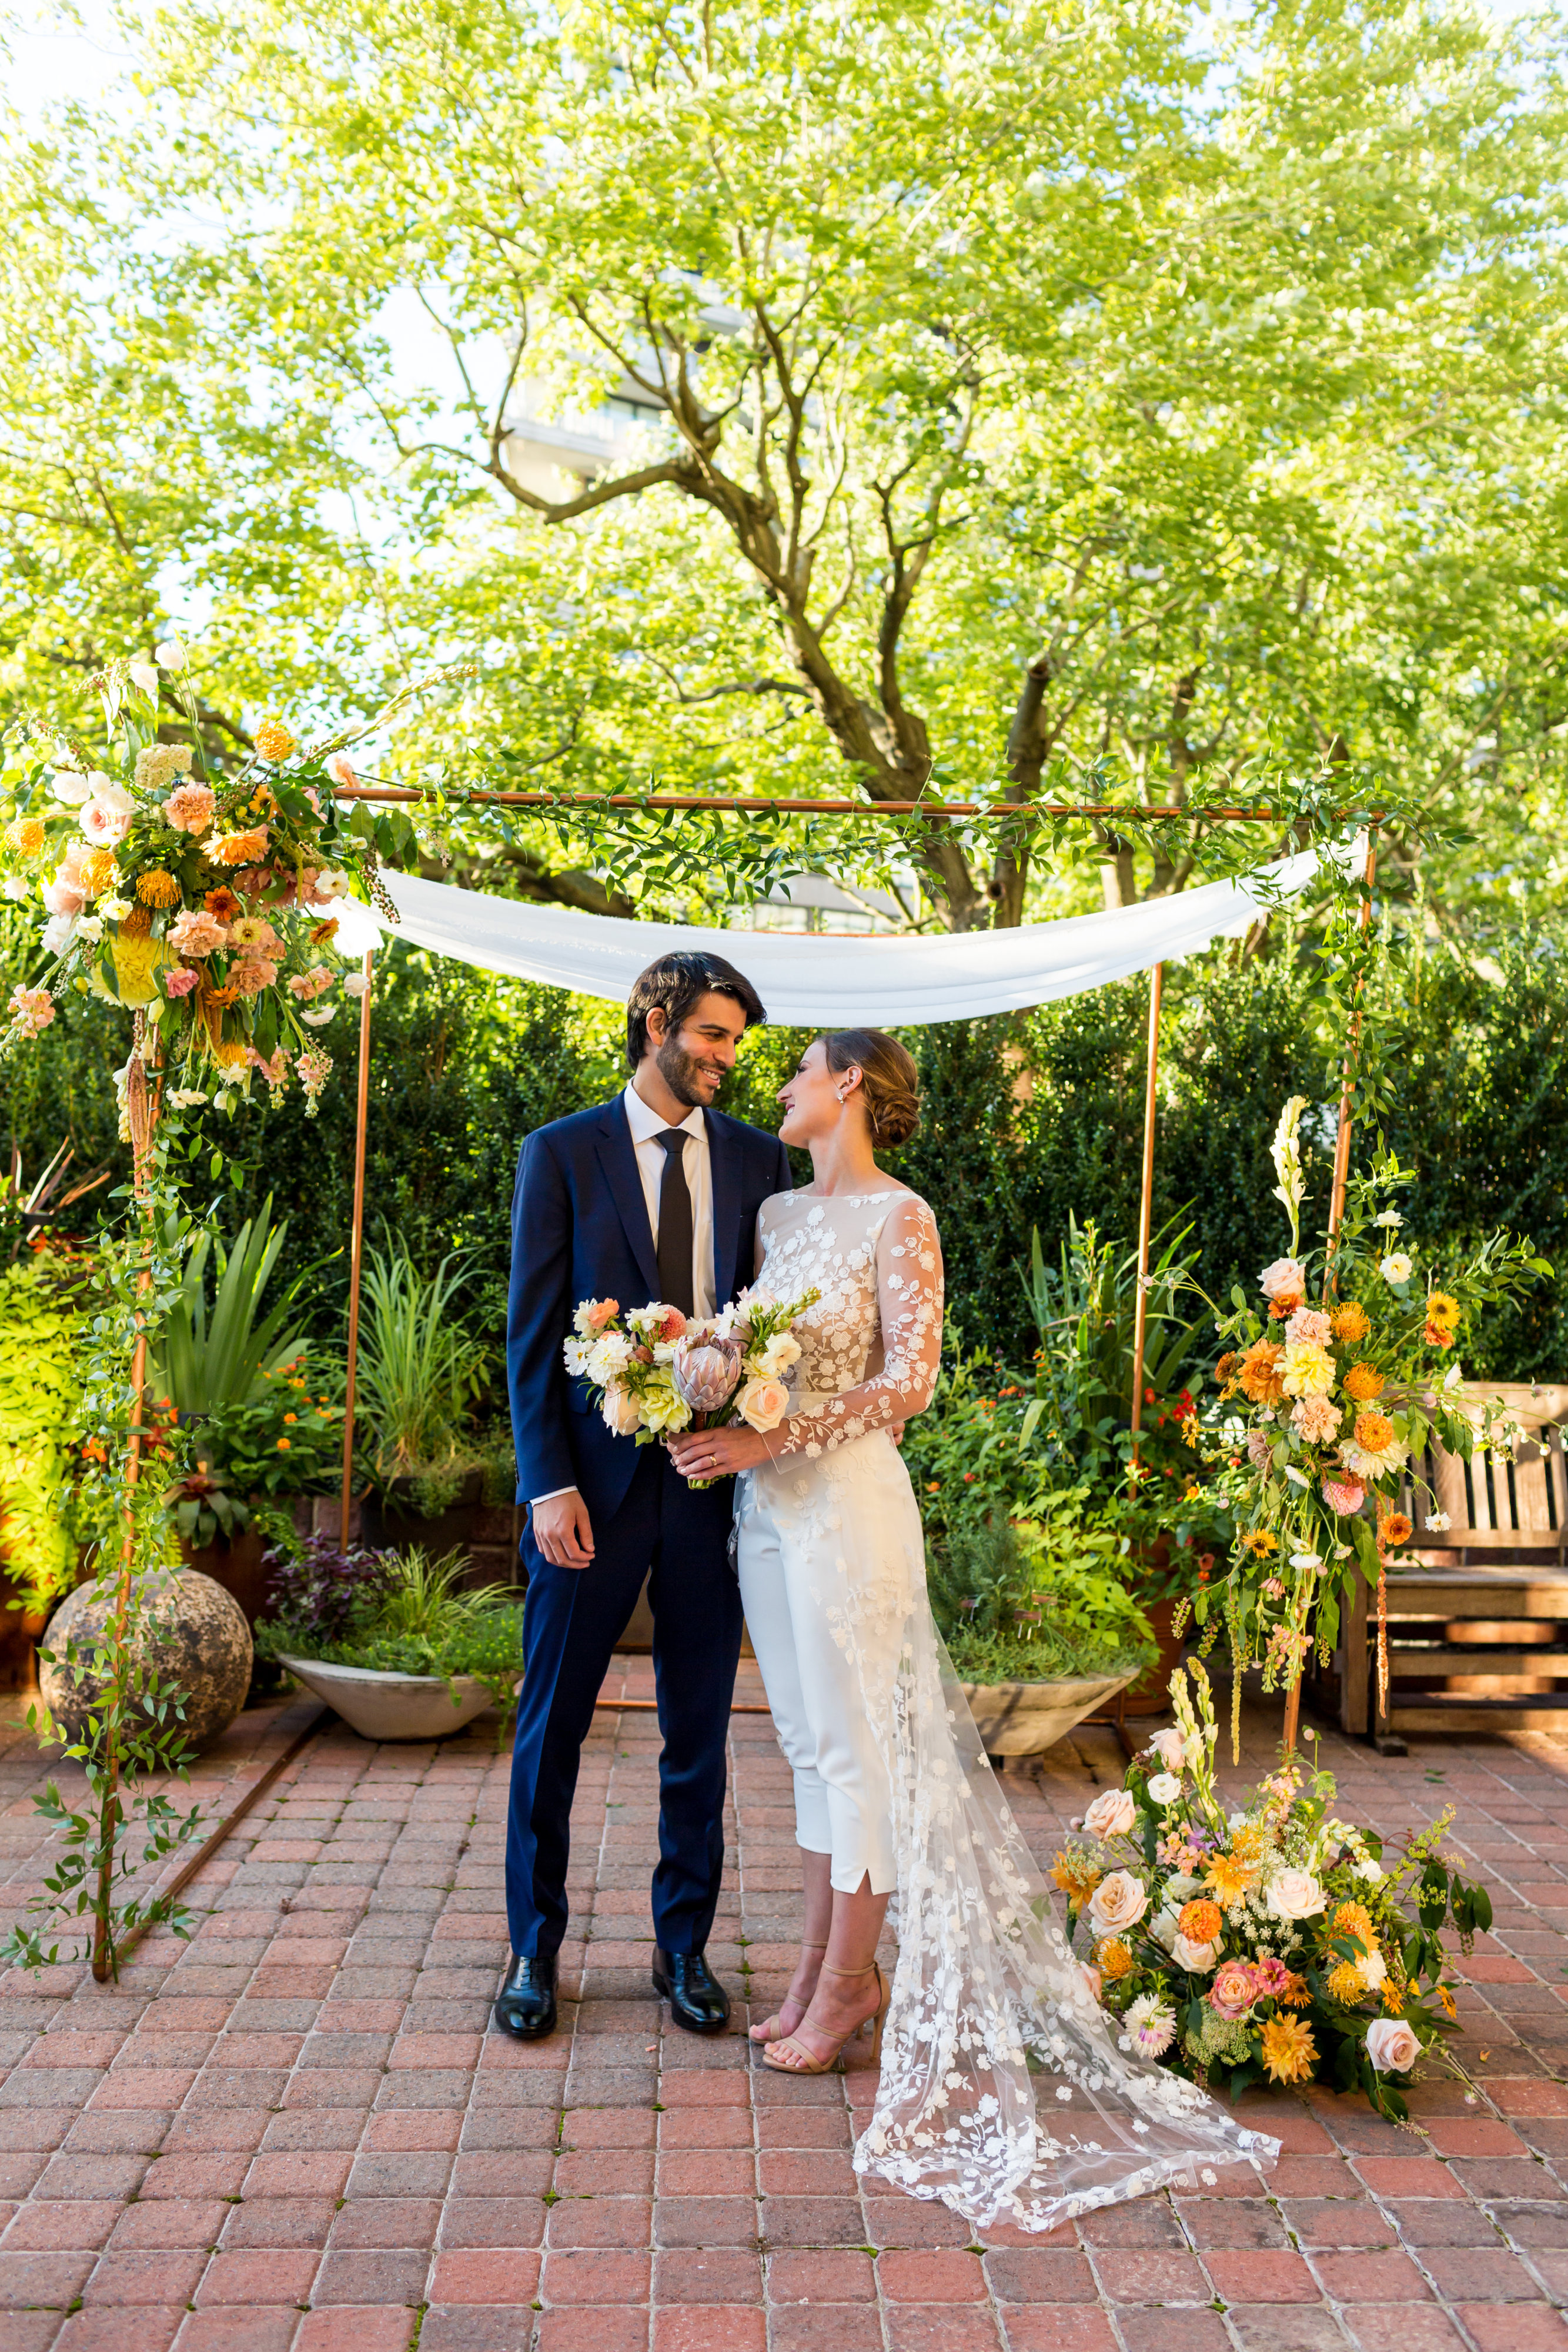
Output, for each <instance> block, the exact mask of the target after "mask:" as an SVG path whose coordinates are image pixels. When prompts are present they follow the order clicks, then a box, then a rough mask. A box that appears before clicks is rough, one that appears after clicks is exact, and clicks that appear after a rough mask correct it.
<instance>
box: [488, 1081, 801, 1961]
mask: <svg viewBox="0 0 1568 2352" xmlns="http://www.w3.org/2000/svg"><path fill="white" fill-rule="evenodd" d="M704 1118H705V1119H706V1126H707V1137H708V1161H709V1168H710V1171H711V1174H712V1180H713V1232H714V1288H713V1295H714V1298H715V1300H716V1303H717V1304H719V1305H721V1306H722V1305H723V1303H724V1302H725V1301H726V1300H727V1299H728V1298H731V1297H734V1295H735V1292H736V1291H737V1288H739V1287H740V1286H742V1285H743V1284H744V1283H746V1282H747V1281H749V1279H750V1277H751V1271H752V1249H753V1236H754V1234H755V1232H756V1226H757V1212H758V1208H759V1207H760V1206H761V1204H762V1202H764V1201H765V1200H766V1199H767V1198H768V1195H769V1193H772V1192H788V1191H789V1187H790V1184H791V1181H792V1180H791V1177H790V1173H789V1159H788V1156H787V1155H786V1153H785V1150H784V1147H783V1145H782V1144H781V1143H780V1142H779V1139H778V1137H777V1136H773V1135H765V1134H764V1133H763V1132H762V1131H761V1129H758V1128H755V1127H747V1126H745V1125H744V1124H743V1123H742V1122H741V1121H740V1120H739V1119H736V1118H726V1117H725V1116H724V1114H723V1113H722V1112H719V1111H713V1110H710V1111H706V1112H705V1113H704ZM658 1296H659V1273H658V1263H657V1259H656V1257H655V1255H654V1250H653V1232H652V1229H651V1227H650V1225H649V1223H648V1212H647V1206H646V1202H645V1201H644V1198H643V1181H642V1178H641V1176H640V1174H639V1173H638V1169H637V1159H636V1153H635V1151H634V1150H633V1147H632V1130H631V1128H630V1127H629V1125H628V1124H627V1119H626V1111H625V1106H624V1105H623V1103H622V1099H621V1097H620V1096H619V1095H618V1096H617V1097H615V1099H614V1101H613V1102H611V1103H606V1104H604V1105H603V1106H602V1107H601V1108H599V1109H597V1110H585V1111H579V1112H578V1113H577V1114H576V1115H575V1117H573V1118H561V1119H557V1120H555V1121H554V1122H553V1123H552V1124H551V1125H550V1126H549V1127H541V1128H538V1129H535V1131H534V1133H533V1134H532V1135H530V1136H529V1137H528V1140H527V1142H526V1143H525V1144H524V1146H523V1150H522V1157H521V1159H520V1160H519V1161H518V1163H517V1193H516V1197H515V1199H514V1202H513V1206H512V1282H511V1297H510V1302H509V1307H508V1311H507V1386H508V1389H509V1391H510V1396H511V1406H512V1430H513V1434H514V1437H515V1439H516V1442H517V1500H518V1501H519V1502H520V1503H523V1502H528V1501H530V1500H531V1499H532V1498H533V1497H534V1496H543V1495H549V1494H551V1493H553V1492H554V1491H555V1490H557V1489H558V1488H559V1487H564V1486H575V1487H577V1489H578V1490H579V1492H580V1495H581V1496H582V1498H583V1500H584V1502H585V1503H586V1504H587V1506H588V1512H589V1517H590V1518H591V1522H592V1526H593V1542H594V1556H593V1559H592V1561H591V1564H590V1565H589V1566H588V1567H587V1568H584V1569H573V1568H556V1567H553V1566H552V1565H551V1563H550V1562H549V1560H547V1559H545V1557H544V1555H543V1553H542V1552H541V1551H540V1550H539V1549H538V1545H537V1544H536V1542H535V1541H534V1536H533V1529H532V1526H531V1525H530V1527H529V1528H528V1532H527V1534H526V1535H525V1536H524V1538H523V1558H524V1560H525V1562H526V1564H527V1567H528V1606H527V1609H526V1612H525V1614H524V1619H523V1649H524V1657H525V1661H526V1664H525V1671H524V1676H523V1687H522V1691H521V1694H520V1696H519V1698H518V1703H517V1744H516V1747H515V1748H514V1750H513V1756H512V1793H511V1811H510V1815H509V1818H508V1822H507V1924H508V1926H509V1927H510V1930H511V1938H512V1949H513V1951H514V1952H515V1953H516V1954H517V1956H518V1958H542V1957H544V1956H546V1955H549V1954H551V1953H553V1952H555V1951H557V1950H559V1946H560V1941H561V1937H562V1936H563V1935H564V1934H565V1932H566V1923H567V1900H566V1873H567V1859H568V1848H569V1831H570V1812H571V1801H572V1796H573V1793H574V1791H575V1790H576V1787H577V1773H578V1763H579V1759H580V1751H581V1748H582V1742H583V1739H584V1738H585V1736H586V1735H587V1732H588V1729H589V1727H590V1725H591V1723H592V1720H593V1702H594V1700H595V1699H596V1698H597V1697H598V1696H599V1691H600V1686H601V1683H602V1682H603V1679H604V1674H605V1669H606V1668H607V1666H608V1665H609V1663H610V1658H611V1654H612V1652H613V1650H614V1647H615V1644H616V1643H617V1642H618V1641H619V1640H620V1638H621V1635H622V1633H624V1631H625V1629H626V1622H627V1620H628V1618H629V1617H630V1616H631V1614H632V1609H633V1608H634V1607H635V1605H636V1601H637V1595H638V1592H639V1591H641V1589H642V1584H643V1578H644V1576H648V1577H649V1578H650V1583H649V1599H650V1601H651V1602H652V1605H653V1674H654V1683H655V1687H656V1689H657V1692H658V1702H659V1729H660V1731H661V1733H662V1734H663V1737H664V1748H663V1752H662V1754H661V1756H660V1759H659V1863H658V1866H657V1868H656V1869H655V1871H654V1873H653V1934H654V1940H655V1942H656V1943H657V1944H658V1945H659V1946H660V1947H661V1948H663V1949H664V1951H666V1952H700V1951H701V1950H702V1948H703V1946H704V1944H705V1943H706V1940H707V1934H708V1929H709V1928H710V1927H711V1926H712V1924H713V1916H714V1910H715V1906H716V1904H717V1901H718V1892H719V1882H720V1879H721V1877H722V1875H723V1871H724V1826H723V1822H724V1790H725V1748H726V1743H727V1738H728V1734H729V1705H730V1700H731V1697H732V1696H733V1695H734V1689H735V1668H736V1661H737V1658H738V1657H739V1654H740V1631H741V1612H740V1592H739V1587H738V1586H737V1582H736V1580H735V1576H734V1573H733V1571H732V1570H731V1569H730V1565H729V1559H728V1544H729V1526H730V1517H731V1511H732V1507H733V1501H734V1486H733V1484H732V1482H731V1481H730V1480H729V1479H727V1478H726V1479H720V1480H719V1481H718V1482H717V1484H716V1485H715V1486H711V1487H709V1488H708V1489H707V1490H706V1492H699V1493H695V1494H694V1493H693V1491H692V1489H691V1488H690V1487H689V1486H687V1484H686V1482H685V1479H684V1478H681V1477H678V1476H677V1475H676V1474H675V1472H674V1468H673V1467H672V1466H671V1464H670V1460H669V1457H668V1455H667V1454H665V1452H664V1448H663V1446H659V1445H646V1446H638V1445H635V1444H633V1443H632V1439H631V1438H629V1437H616V1436H614V1435H612V1433H611V1432H610V1430H608V1429H607V1428H606V1427H605V1424H604V1422H603V1420H602V1419H601V1415H600V1414H599V1413H598V1412H597V1411H595V1410H594V1408H593V1407H592V1405H591V1401H590V1398H589V1394H588V1390H587V1387H586V1385H585V1384H584V1383H583V1382H582V1381H574V1380H571V1379H569V1377H568V1375H567V1370H566V1366H565V1364H564V1362H563V1360H562V1358H561V1342H562V1341H563V1340H564V1339H565V1338H566V1336H567V1334H568V1332H569V1331H570V1328H571V1318H572V1314H573V1310H574V1309H575V1308H576V1307H577V1306H578V1304H579V1302H580V1300H582V1299H584V1298H618V1299H619V1300H620V1302H621V1304H622V1307H642V1306H643V1305H645V1304H646V1303H647V1302H648V1301H649V1300H650V1299H655V1298H657V1297H658Z"/></svg>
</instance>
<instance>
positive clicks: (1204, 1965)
mask: <svg viewBox="0 0 1568 2352" xmlns="http://www.w3.org/2000/svg"><path fill="white" fill-rule="evenodd" d="M1218 1956H1219V1947H1218V1944H1195V1943H1193V1941H1192V1940H1191V1938H1190V1937H1186V1936H1184V1935H1182V1934H1181V1932H1180V1930H1179V1929H1178V1930H1177V1932H1176V1935H1175V1937H1173V1938H1172V1940H1171V1958H1172V1959H1173V1960H1174V1961H1175V1962H1176V1966H1177V1968H1178V1969H1186V1972H1187V1974H1188V1975H1189V1976H1194V1977H1206V1976H1207V1974H1208V1971H1209V1969H1211V1968H1212V1967H1213V1966H1214V1963H1215V1961H1216V1959H1217V1958H1218Z"/></svg>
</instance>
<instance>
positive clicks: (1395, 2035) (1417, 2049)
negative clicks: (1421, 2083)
mask: <svg viewBox="0 0 1568 2352" xmlns="http://www.w3.org/2000/svg"><path fill="white" fill-rule="evenodd" d="M1366 2054H1367V2056H1368V2057H1369V2058H1370V2059H1371V2061H1372V2063H1373V2064H1374V2066H1375V2068H1376V2069H1377V2072H1378V2073H1379V2074H1408V2073H1409V2071H1410V2069H1411V2067H1412V2066H1414V2064H1415V2063H1416V2059H1417V2058H1419V2056H1420V2055H1421V2044H1420V2042H1419V2041H1418V2040H1417V2039H1416V2031H1415V2028H1414V2027H1413V2026H1410V2025H1407V2024H1406V2021H1405V2020H1404V2019H1403V2018H1402V2017H1375V2018H1374V2019H1373V2021H1372V2023H1371V2024H1370V2025H1369V2026H1368V2027H1367V2029H1366Z"/></svg>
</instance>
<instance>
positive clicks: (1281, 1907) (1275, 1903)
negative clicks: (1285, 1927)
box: [1263, 1870, 1328, 1920]
mask: <svg viewBox="0 0 1568 2352" xmlns="http://www.w3.org/2000/svg"><path fill="white" fill-rule="evenodd" d="M1327 1899H1328V1898H1327V1896H1326V1895H1324V1893H1323V1890H1322V1887H1321V1886H1320V1885H1319V1884H1318V1882H1317V1880H1316V1879H1315V1878H1314V1877H1313V1876H1312V1872H1311V1871H1310V1870H1277V1871H1276V1872H1275V1873H1274V1875H1273V1877H1272V1878H1271V1879H1270V1881H1269V1885H1268V1887H1267V1889H1266V1891H1265V1893H1264V1896H1263V1902H1264V1907H1265V1908H1266V1909H1267V1911H1268V1913H1269V1916H1270V1918H1272V1919H1292V1920H1293V1919H1311V1918H1313V1917H1314V1916H1316V1914H1317V1913H1318V1912H1320V1911H1321V1910H1322V1907H1323V1905H1324V1904H1325V1902H1326V1901H1327Z"/></svg>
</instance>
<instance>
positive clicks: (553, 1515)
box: [534, 1486, 593, 1568]
mask: <svg viewBox="0 0 1568 2352" xmlns="http://www.w3.org/2000/svg"><path fill="white" fill-rule="evenodd" d="M534 1541H535V1543H537V1544H538V1548H539V1549H540V1550H541V1551H542V1552H543V1554H544V1556H545V1558H546V1559H548V1560H549V1563H550V1565H551V1567H552V1568H587V1567H588V1566H589V1565H590V1563H591V1560H592V1559H593V1528H592V1525H591V1522H590V1519H589V1517H588V1505H587V1504H586V1503H585V1502H584V1501H583V1499H582V1496H580V1494H579V1493H578V1491H577V1488H576V1487H575V1486H573V1487H572V1488H571V1489H570V1493H568V1494H565V1495H549V1496H546V1498H545V1500H544V1501H543V1502H542V1503H536V1504H535V1505H534Z"/></svg>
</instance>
